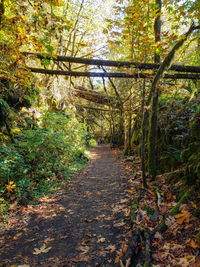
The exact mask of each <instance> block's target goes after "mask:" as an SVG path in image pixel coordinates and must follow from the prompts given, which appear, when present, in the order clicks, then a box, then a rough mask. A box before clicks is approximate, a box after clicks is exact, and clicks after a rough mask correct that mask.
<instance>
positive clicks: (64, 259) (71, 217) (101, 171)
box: [0, 145, 130, 267]
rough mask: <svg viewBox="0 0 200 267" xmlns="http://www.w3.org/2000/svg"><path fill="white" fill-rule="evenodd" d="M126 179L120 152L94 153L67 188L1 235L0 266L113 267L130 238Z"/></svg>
mask: <svg viewBox="0 0 200 267" xmlns="http://www.w3.org/2000/svg"><path fill="white" fill-rule="evenodd" d="M129 179H130V171H129V172H128V170H126V168H125V164H124V161H123V156H122V155H121V154H120V152H119V151H118V150H111V149H110V148H109V147H108V146H107V145H100V146H99V147H97V148H95V149H93V150H92V151H91V161H90V162H89V165H88V166H87V167H86V168H85V169H83V170H82V172H81V173H79V174H77V175H75V176H74V177H73V179H72V180H71V181H70V182H69V184H68V185H67V187H66V188H63V189H61V190H59V191H57V192H56V193H55V194H53V195H51V196H48V197H43V198H42V199H41V200H40V202H39V203H38V204H37V205H35V206H28V208H27V209H26V210H25V211H23V212H20V213H19V214H18V215H17V217H18V220H16V223H15V224H14V225H13V226H12V228H11V229H9V230H8V231H6V232H5V233H3V234H2V235H1V237H0V238H1V239H0V249H1V256H0V266H11V265H16V266H18V265H25V266H31V267H32V266H45V267H46V266H51V267H52V266H80V267H84V266H92V267H94V266H114V265H115V263H114V262H115V258H116V256H117V255H118V253H119V250H120V248H121V247H122V245H123V244H124V243H126V242H127V240H128V239H129V238H130V225H129V224H130V219H129V215H128V214H129V205H130V200H129V197H128V193H127V190H128V189H129V184H128V180H129ZM14 219H15V218H13V220H14Z"/></svg>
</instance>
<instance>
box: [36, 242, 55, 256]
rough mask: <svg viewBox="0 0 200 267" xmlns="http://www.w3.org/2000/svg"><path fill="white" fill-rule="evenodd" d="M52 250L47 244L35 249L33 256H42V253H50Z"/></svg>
mask: <svg viewBox="0 0 200 267" xmlns="http://www.w3.org/2000/svg"><path fill="white" fill-rule="evenodd" d="M50 249H51V247H48V248H47V247H46V244H44V245H42V246H41V248H39V249H38V248H35V249H34V252H33V254H35V255H38V254H41V253H47V252H49V250H50Z"/></svg>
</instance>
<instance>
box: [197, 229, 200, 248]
mask: <svg viewBox="0 0 200 267" xmlns="http://www.w3.org/2000/svg"><path fill="white" fill-rule="evenodd" d="M197 242H198V244H199V246H200V232H199V233H198V234H197Z"/></svg>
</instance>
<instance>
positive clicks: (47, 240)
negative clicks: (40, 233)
mask: <svg viewBox="0 0 200 267" xmlns="http://www.w3.org/2000/svg"><path fill="white" fill-rule="evenodd" d="M54 240H55V239H54V238H50V237H48V238H46V239H45V240H44V243H48V242H51V241H54Z"/></svg>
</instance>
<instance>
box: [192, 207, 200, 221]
mask: <svg viewBox="0 0 200 267" xmlns="http://www.w3.org/2000/svg"><path fill="white" fill-rule="evenodd" d="M193 215H194V216H195V217H197V218H198V219H200V209H198V208H196V209H195V210H194V211H193Z"/></svg>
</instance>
